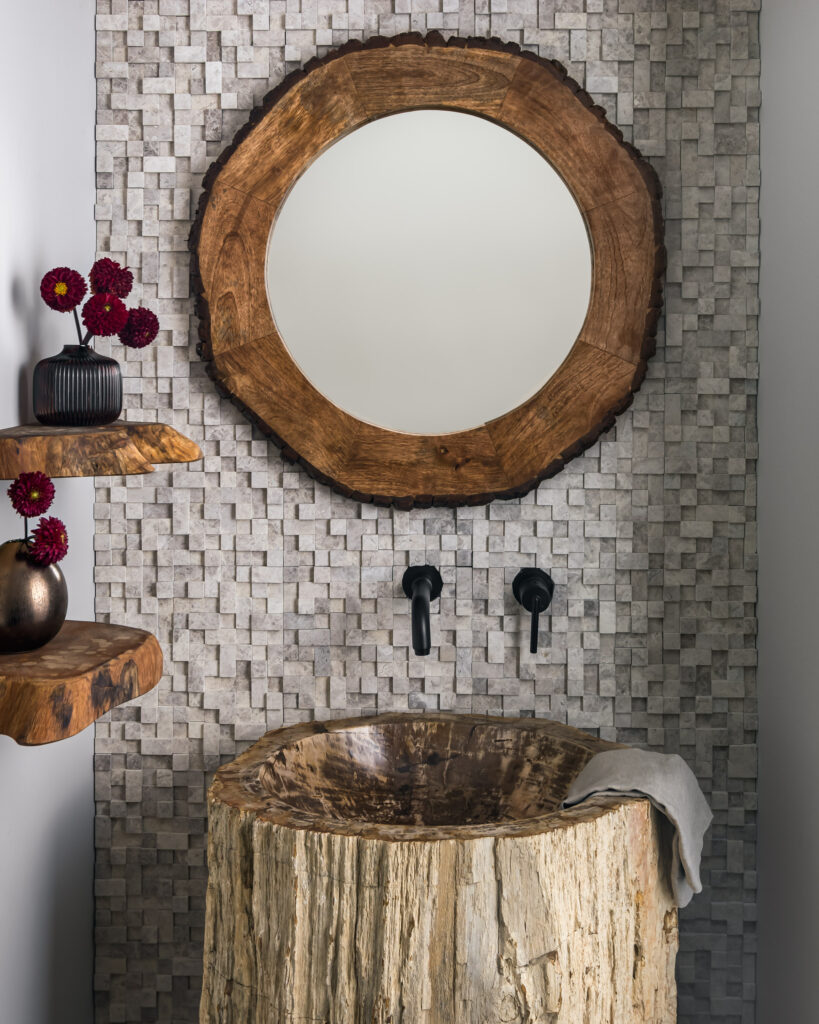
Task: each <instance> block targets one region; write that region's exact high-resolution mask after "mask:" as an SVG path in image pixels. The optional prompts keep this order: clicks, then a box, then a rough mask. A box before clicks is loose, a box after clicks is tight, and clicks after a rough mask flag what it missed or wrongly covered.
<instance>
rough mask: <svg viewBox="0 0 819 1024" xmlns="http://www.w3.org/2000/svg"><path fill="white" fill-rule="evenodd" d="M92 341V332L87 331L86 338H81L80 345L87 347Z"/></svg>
mask: <svg viewBox="0 0 819 1024" xmlns="http://www.w3.org/2000/svg"><path fill="white" fill-rule="evenodd" d="M90 340H91V332H90V331H87V332H86V335H85V337H84V338H80V344H81V345H85V346H87V345H88V342H89V341H90Z"/></svg>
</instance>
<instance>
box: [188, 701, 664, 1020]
mask: <svg viewBox="0 0 819 1024" xmlns="http://www.w3.org/2000/svg"><path fill="white" fill-rule="evenodd" d="M613 746H615V745H614V744H610V743H606V742H604V741H601V740H597V739H595V738H593V737H591V736H588V735H586V734H585V733H581V732H579V731H578V730H576V729H572V728H570V727H568V726H564V725H560V724H558V723H554V722H547V721H543V720H538V719H509V718H484V717H482V716H477V715H450V714H430V715H423V716H412V715H400V714H388V715H381V716H377V717H375V718H365V719H346V720H341V721H335V722H325V723H310V724H307V725H300V726H294V727H291V728H288V729H283V730H279V731H278V732H273V733H268V735H267V736H265V737H264V738H263V739H262V740H260V741H259V742H258V743H257V744H255V746H253V747H251V749H250V750H248V751H247V752H246V753H245V754H243V755H241V756H240V757H239V758H237V759H236V760H235V761H234V762H233V763H232V764H229V765H226V766H224V767H223V768H221V769H220V770H219V771H218V772H217V774H216V777H215V780H214V783H213V785H212V787H211V790H210V793H209V840H208V864H209V866H210V872H209V879H208V893H207V918H206V932H205V958H204V959H205V970H204V984H203V992H202V1002H201V1009H200V1021H201V1022H202V1024H217V1022H218V1024H238V1022H242V1024H262V1022H265V1024H267V1022H268V1021H273V1020H275V1021H280V1022H282V1024H285V1022H287V1024H296V1022H297V1021H305V1020H315V1021H325V1022H328V1024H365V1022H366V1024H420V1022H423V1024H451V1022H452V1021H465V1022H467V1021H468V1022H472V1021H475V1022H477V1021H487V1022H488V1021H492V1022H495V1021H505V1022H507V1024H524V1022H528V1024H578V1022H579V1021H594V1022H597V1021H616V1022H617V1024H671V1022H672V1021H673V1020H675V1019H676V990H675V983H674V962H675V957H676V952H677V918H676V910H675V909H674V906H673V900H672V896H671V892H670V889H669V884H668V861H667V856H666V851H667V846H668V837H667V836H666V835H664V834H663V828H664V825H663V821H662V819H661V818H660V817H659V816H658V815H657V813H656V812H655V811H653V810H652V808H651V806H650V804H649V802H648V801H647V800H626V799H623V798H619V797H609V798H594V799H591V800H588V801H585V802H584V803H582V804H579V805H577V806H575V807H572V808H570V809H568V810H566V811H561V810H559V807H560V802H561V800H562V799H563V797H564V796H565V794H566V792H567V790H568V787H569V785H570V783H571V781H572V779H573V778H574V777H575V776H576V774H577V773H578V772H579V771H580V769H581V767H582V766H583V765H584V764H585V763H586V762H587V761H588V760H589V758H591V757H592V756H593V754H594V753H596V752H597V751H598V750H602V749H609V748H611V747H613Z"/></svg>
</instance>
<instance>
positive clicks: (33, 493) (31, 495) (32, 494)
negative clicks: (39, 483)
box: [29, 490, 40, 501]
mask: <svg viewBox="0 0 819 1024" xmlns="http://www.w3.org/2000/svg"><path fill="white" fill-rule="evenodd" d="M39 497H40V492H39V491H37V490H34V491H31V492H30V493H29V498H31V500H32V501H38V500H39Z"/></svg>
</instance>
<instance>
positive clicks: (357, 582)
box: [94, 0, 759, 1024]
mask: <svg viewBox="0 0 819 1024" xmlns="http://www.w3.org/2000/svg"><path fill="white" fill-rule="evenodd" d="M433 29H437V30H440V31H443V32H444V34H445V35H448V34H456V33H457V34H460V35H464V36H467V35H473V34H477V35H490V34H497V35H500V36H501V37H502V38H505V39H507V40H510V41H513V42H517V43H519V44H521V45H523V46H524V47H526V48H528V49H532V50H535V51H536V52H539V53H540V55H541V56H544V57H550V58H554V59H557V60H559V61H560V62H561V63H563V64H564V65H565V66H566V67H567V68H568V70H569V73H570V74H571V75H572V76H573V77H574V78H575V79H576V80H577V81H579V82H580V83H581V84H582V85H584V86H585V87H586V88H587V89H589V90H590V91H591V93H592V95H593V97H594V99H595V101H596V102H597V103H598V104H600V105H601V106H602V107H603V109H604V110H605V111H606V113H607V116H609V117H610V118H611V119H612V120H614V121H615V122H616V123H617V124H618V126H619V128H620V129H621V131H622V132H623V135H624V137H625V138H626V140H627V141H630V142H633V143H634V144H635V145H637V146H638V147H639V148H640V149H641V150H642V151H643V153H644V154H645V155H646V156H647V157H648V158H649V159H650V160H652V162H653V163H654V166H655V167H656V169H657V171H658V173H659V175H660V178H661V180H662V183H663V188H664V213H665V218H666V245H667V249H668V256H669V260H668V272H667V276H666V286H665V311H664V316H663V319H662V321H661V324H660V330H659V334H658V353H657V356H656V357H655V359H654V360H653V361H652V363H651V364H650V365H649V372H648V377H647V380H646V382H645V383H644V385H643V388H642V390H641V392H640V393H639V394H638V395H637V397H636V399H635V401H634V404H633V406H632V407H631V408H630V409H629V410H628V411H627V412H626V413H624V414H623V415H622V416H621V417H620V418H619V419H618V421H617V424H616V426H615V427H614V428H613V429H612V430H611V431H610V432H609V433H608V434H607V435H605V436H604V437H603V438H602V439H601V440H600V441H599V442H598V443H597V444H596V445H595V446H594V447H593V448H592V449H590V451H588V452H587V453H585V454H584V455H583V456H582V457H581V458H578V459H576V460H575V461H574V462H573V463H571V464H570V466H569V467H568V468H567V469H566V470H564V472H563V473H562V474H560V475H559V476H558V477H555V478H554V479H552V480H548V481H544V483H543V484H541V486H540V487H539V488H538V490H537V492H535V493H534V494H530V495H527V496H526V497H525V498H523V499H521V500H520V501H515V502H497V503H495V504H493V505H491V506H490V507H488V508H465V509H459V510H455V511H453V510H448V509H418V510H414V511H412V512H400V511H391V510H387V509H377V508H375V507H374V506H367V505H360V504H358V503H356V502H351V501H349V500H348V499H346V498H342V497H340V496H339V495H336V494H333V493H331V492H330V491H329V490H328V489H327V488H325V487H323V486H321V485H319V484H316V483H314V482H313V481H312V480H310V479H309V478H307V477H306V476H305V475H304V474H303V473H301V472H300V471H299V470H297V469H295V468H294V467H292V466H289V465H284V464H283V462H282V460H281V458H280V456H279V455H278V453H277V451H276V450H275V449H274V448H272V447H270V446H269V445H268V443H267V441H266V440H265V439H264V438H263V437H262V436H261V435H260V434H258V433H257V432H256V431H255V429H254V428H253V427H251V426H250V424H249V423H247V422H246V421H245V420H244V419H243V418H242V417H241V416H240V414H239V413H238V412H237V411H236V410H235V408H234V407H233V406H232V405H230V404H229V403H228V402H226V401H224V400H222V399H221V398H220V397H219V396H218V395H217V394H216V392H215V390H214V388H213V385H212V383H211V382H210V380H209V379H208V377H207V375H206V373H205V370H204V367H203V365H202V364H201V362H200V361H199V360H198V358H197V356H196V354H195V342H196V330H197V323H196V319H195V316H194V310H193V302H192V300H191V298H190V295H189V292H188V270H189V255H188V252H187V235H188V231H189V228H190V217H191V214H192V211H193V210H194V209H195V208H196V204H197V202H198V199H199V195H200V192H201V184H202V176H203V174H204V172H205V171H206V170H207V168H208V166H209V165H210V163H211V162H212V160H214V159H215V158H216V157H217V156H218V154H219V153H220V152H221V150H222V149H223V148H224V147H225V146H226V145H227V144H228V143H229V141H230V139H231V138H232V136H233V133H234V132H235V131H236V130H237V129H238V128H239V127H240V126H241V125H242V124H243V123H244V121H245V120H246V118H247V116H248V113H249V111H250V109H251V108H252V107H253V106H254V105H255V104H257V103H258V102H259V101H260V100H261V98H262V97H263V96H264V94H265V93H266V92H267V91H268V90H269V89H270V87H271V86H272V85H275V84H276V83H277V82H278V81H279V80H280V79H281V77H282V76H283V75H284V73H285V72H286V71H290V70H293V69H294V68H296V67H297V66H298V65H299V64H300V63H301V62H303V61H306V60H308V59H309V58H310V57H312V56H313V55H315V54H316V53H318V54H319V55H323V54H324V53H326V52H327V50H328V49H329V48H331V47H333V46H338V45H341V44H342V43H344V42H346V41H347V39H349V38H366V37H368V36H371V35H375V34H383V35H391V34H395V33H398V32H405V31H409V30H413V31H420V32H426V31H430V30H433ZM96 60H97V64H96V68H97V77H98V92H97V95H98V113H97V156H96V171H97V187H98V191H97V201H96V207H95V216H96V219H97V222H98V247H99V250H100V254H103V253H105V254H109V253H110V255H112V256H113V257H114V258H116V259H119V260H120V261H122V262H127V263H128V264H129V265H130V266H131V267H132V268H133V270H134V273H135V288H134V298H135V300H136V301H139V302H141V303H143V304H144V305H147V306H149V307H150V308H151V309H153V310H154V311H155V312H156V313H157V314H158V316H159V318H160V322H161V325H162V331H161V333H160V336H159V339H158V341H157V343H156V345H155V346H154V347H153V348H152V349H147V350H143V351H140V352H130V351H129V352H127V353H125V352H123V350H121V349H119V348H117V350H116V351H114V354H115V355H116V356H117V358H119V360H120V362H121V363H122V366H123V373H124V377H125V382H124V383H125V395H126V401H125V405H126V413H127V415H128V416H130V417H132V418H134V419H157V420H163V421H166V422H169V423H172V424H173V425H174V426H176V427H177V428H178V429H180V430H182V431H183V432H185V433H187V434H188V435H190V436H191V437H193V438H194V439H195V440H197V441H198V442H199V443H200V444H201V446H202V449H203V452H204V453H205V459H204V462H203V463H200V464H195V465H192V466H190V467H177V468H173V469H170V468H169V469H162V468H159V469H158V470H157V471H156V473H154V474H152V476H151V477H150V478H148V479H142V478H139V477H128V478H124V479H112V480H108V479H104V480H101V483H100V486H99V487H98V488H97V496H96V503H95V507H94V516H95V521H96V537H95V558H96V568H95V579H96V591H97V614H98V615H99V617H100V618H102V619H110V620H111V621H122V622H129V623H133V624H134V625H142V626H144V627H145V628H148V629H151V630H153V631H154V632H155V633H156V634H157V636H158V638H159V640H160V643H161V644H162V646H163V650H164V653H165V676H164V678H163V680H162V682H161V684H160V686H159V687H158V688H157V690H155V691H154V692H152V693H151V694H148V695H146V696H145V697H144V698H142V699H140V700H139V701H136V702H134V703H132V704H130V705H128V706H125V707H122V708H120V709H117V710H115V711H114V712H112V713H110V714H109V715H107V716H105V717H104V718H103V719H101V720H100V721H99V722H98V723H97V725H96V740H95V745H96V757H95V795H96V800H97V818H96V826H95V842H96V848H97V858H96V908H97V910H96V914H97V934H96V949H97V970H96V976H95V986H96V1019H97V1021H98V1022H100V1024H109V1022H114V1021H117V1022H131V1021H134V1022H135V1021H145V1020H157V1021H171V1020H172V1021H174V1022H175V1024H183V1022H185V1021H191V1022H192V1021H195V1020H196V1019H197V1005H198V995H199V977H200V962H201V950H202V928H203V921H204V895H205V884H206V868H205V856H204V855H205V844H206V807H205V792H206V787H207V785H208V783H209V781H210V777H211V773H212V771H213V770H214V769H215V768H217V767H218V766H219V765H220V764H222V763H225V762H226V761H229V760H231V759H232V758H233V757H235V756H236V754H237V753H238V752H240V751H241V750H243V749H245V748H246V747H247V746H248V745H249V743H250V742H252V741H253V740H254V739H256V738H257V737H258V736H260V735H262V733H264V732H265V731H266V730H268V729H273V728H279V727H281V726H282V725H284V724H291V723H295V722H300V721H305V720H309V719H312V718H316V719H325V718H328V717H338V716H342V715H362V714H371V713H375V712H377V711H386V710H398V711H429V710H440V709H445V710H454V711H458V712H473V713H479V714H506V715H530V714H535V715H542V716H544V717H550V718H554V719H557V720H560V721H568V722H569V723H571V724H574V725H578V726H580V727H581V728H584V729H588V730H590V731H592V732H596V733H598V734H599V735H601V736H603V737H605V738H607V739H617V740H621V741H624V742H627V743H635V744H640V745H643V746H648V747H653V748H655V749H658V750H663V749H664V750H669V751H676V752H679V753H680V754H681V755H682V756H683V757H684V758H686V760H687V761H688V762H689V764H691V766H692V767H693V769H694V770H695V771H696V772H697V774H698V777H699V779H700V782H701V784H702V786H703V788H704V790H705V791H706V793H707V794H708V795H709V798H710V800H711V804H712V807H713V808H714V810H715V813H716V822H715V828H714V830H713V832H712V834H711V836H710V838H709V840H708V842H707V843H706V855H705V860H704V879H705V883H706V890H705V892H704V893H703V894H702V896H700V897H698V898H697V899H696V900H695V901H694V902H693V903H692V904H691V906H690V907H689V908H688V909H687V910H685V911H684V912H683V913H682V914H681V952H680V956H679V961H678V979H679V1020H680V1021H681V1022H682V1021H684V1022H686V1024H694V1022H701V1024H706V1022H709V1024H716V1022H722V1024H740V1022H742V1024H752V1021H753V1018H754V958H755V900H756V872H755V843H754V836H755V831H754V830H755V822H756V792H755V790H756V785H755V780H756V770H757V767H756V747H755V737H756V727H757V719H756V710H757V709H756V688H755V687H756V683H755V669H756V652H755V629H756V623H755V620H754V618H753V613H754V603H755V600H756V589H755V588H756V575H755V573H756V546H755V545H756V532H755V522H754V519H755V460H756V446H755V439H756V410H755V400H756V376H757V365H756V358H757V345H758V337H757V333H756V315H757V310H758V265H759V253H758V231H759V221H758V198H759V156H758V153H759V146H758V106H759V81H758V76H759V40H758V2H757V0H747V2H746V3H738V2H736V0H712V2H710V3H708V4H697V3H694V2H693V0H692V2H690V3H686V4H683V5H680V4H674V3H670V2H668V0H651V2H649V0H539V2H538V0H471V2H469V0H460V2H459V0H395V3H388V2H387V0H328V2H326V3H323V4H316V3H313V2H309V3H308V2H303V3H301V4H298V3H296V2H295V0H235V2H229V0H141V2H137V3H128V2H126V0H98V3H97V57H96ZM501 202H502V200H501ZM99 348H100V351H103V352H106V353H109V352H111V351H112V346H111V345H110V344H108V343H107V342H105V341H102V342H100V344H99ZM425 561H432V562H434V563H435V564H437V565H439V566H440V567H441V571H442V574H443V576H444V579H445V593H444V594H443V595H442V599H441V601H440V606H439V608H438V609H436V610H435V611H434V612H433V618H432V629H433V644H434V646H433V651H432V654H431V655H430V657H429V658H426V659H420V658H416V657H415V656H414V655H413V654H412V653H411V649H410V645H409V641H410V636H409V633H410V622H409V614H408V607H407V602H406V600H405V598H404V597H403V595H402V593H401V589H400V579H401V575H402V573H403V570H404V567H405V566H406V565H409V564H421V563H423V562H425ZM534 564H539V565H541V566H542V567H544V568H546V569H548V570H550V571H551V572H552V575H553V576H554V578H555V581H556V583H557V589H556V592H555V598H554V602H553V605H552V607H551V609H550V613H549V614H547V615H546V616H544V621H543V629H542V633H541V650H540V652H539V653H538V655H536V656H533V655H531V654H530V653H529V651H528V644H527V632H528V621H527V617H526V616H525V615H524V614H523V613H522V611H521V609H520V608H519V607H518V606H517V605H516V603H515V602H514V600H513V599H512V597H511V592H510V585H511V580H512V578H513V577H514V573H515V571H516V570H517V568H518V567H519V566H521V565H534Z"/></svg>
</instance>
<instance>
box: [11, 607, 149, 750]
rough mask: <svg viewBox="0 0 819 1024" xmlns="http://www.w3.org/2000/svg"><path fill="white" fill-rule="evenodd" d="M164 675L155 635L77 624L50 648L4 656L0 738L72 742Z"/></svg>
mask: <svg viewBox="0 0 819 1024" xmlns="http://www.w3.org/2000/svg"><path fill="white" fill-rule="evenodd" d="M161 675H162V650H161V649H160V646H159V643H158V642H157V639H156V637H155V636H153V635H152V634H151V633H147V632H146V631H145V630H144V629H132V628H131V627H130V626H111V625H108V624H106V623H104V622H72V621H70V620H69V621H67V622H65V623H64V625H63V628H62V629H61V630H60V632H59V633H58V634H57V636H55V637H54V639H53V640H49V642H48V643H47V644H46V645H45V646H44V647H40V648H38V649H37V650H36V651H26V652H23V653H21V654H3V655H0V734H4V735H6V736H11V737H12V739H15V740H16V741H17V742H18V743H21V744H24V745H26V746H28V745H33V744H38V743H53V742H54V741H55V740H64V739H67V738H68V737H69V736H73V735H74V734H75V733H78V732H80V731H81V730H82V729H84V728H85V727H86V726H87V725H90V724H91V723H92V722H94V721H96V719H98V718H99V717H100V715H104V714H105V712H106V711H110V710H111V708H115V707H117V705H119V704H124V703H125V702H126V701H128V700H132V699H133V698H134V697H139V696H141V695H142V694H143V693H147V692H148V691H149V690H152V689H153V688H154V687H155V686H156V684H157V683H158V682H159V679H160V677H161Z"/></svg>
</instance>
